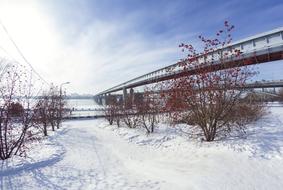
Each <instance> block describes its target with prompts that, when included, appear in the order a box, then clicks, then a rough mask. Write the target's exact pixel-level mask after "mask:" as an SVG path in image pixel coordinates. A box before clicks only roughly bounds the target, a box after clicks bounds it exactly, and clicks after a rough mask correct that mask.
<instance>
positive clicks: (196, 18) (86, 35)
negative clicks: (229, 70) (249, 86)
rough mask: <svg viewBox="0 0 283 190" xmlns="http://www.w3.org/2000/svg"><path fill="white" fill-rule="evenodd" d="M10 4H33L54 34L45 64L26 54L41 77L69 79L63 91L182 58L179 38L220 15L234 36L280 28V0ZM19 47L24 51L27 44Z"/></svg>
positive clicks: (278, 66) (111, 81) (108, 82)
mask: <svg viewBox="0 0 283 190" xmlns="http://www.w3.org/2000/svg"><path fill="white" fill-rule="evenodd" d="M7 2H8V1H7ZM9 2H11V1H9ZM12 2H14V3H13V6H18V7H21V8H22V9H21V10H23V9H24V8H25V7H26V5H29V7H33V8H34V11H35V12H36V14H39V15H40V18H41V23H46V24H47V25H48V27H46V28H48V30H50V31H52V32H50V33H52V35H53V37H52V36H51V34H46V35H50V36H49V38H50V40H48V42H46V43H51V42H50V41H52V39H56V42H54V43H53V42H52V44H51V45H49V46H50V47H52V48H53V49H51V48H50V51H49V50H48V49H46V50H45V51H44V52H46V54H48V56H45V57H46V60H48V63H47V61H38V60H40V58H38V59H35V58H33V57H34V56H35V55H33V54H32V53H31V54H28V57H29V58H30V60H33V59H34V61H35V62H36V63H35V68H37V69H38V71H39V72H40V73H42V75H43V76H44V77H45V78H46V79H47V80H48V81H55V82H56V83H60V82H64V81H71V85H70V87H68V88H70V91H72V92H81V93H84V92H85V93H96V92H98V91H101V90H104V89H106V88H108V87H111V86H113V85H115V84H118V83H121V82H124V81H126V80H129V79H131V78H133V77H136V76H138V75H142V74H144V73H147V72H149V71H152V70H153V69H157V68H160V67H163V66H166V65H169V64H173V63H174V62H176V61H177V60H178V59H180V58H183V55H182V53H181V51H180V49H179V48H178V45H179V44H180V43H182V42H184V43H193V44H195V45H197V43H198V41H197V36H198V35H199V34H202V35H205V36H212V35H213V34H215V31H217V30H218V29H220V28H221V27H222V26H223V22H224V21H225V20H228V21H229V22H231V23H232V24H234V25H235V27H236V29H235V31H234V34H233V37H234V39H235V40H238V39H241V38H244V37H248V36H250V35H254V34H257V33H260V32H265V31H268V30H272V29H274V28H278V27H281V26H283V11H282V10H283V2H282V0H281V1H279V0H257V1H256V0H253V1H252V0H230V1H224V0H214V1H209V0H203V1H200V0H199V1H197V0H175V1H173V0H80V1H77V0H64V1H58V0H49V1H36V0H26V1H24V3H23V2H22V1H19V0H18V1H16V0H14V1H12ZM10 4H11V3H10ZM13 6H11V7H12V8H11V9H13ZM5 18H6V17H5V16H4V18H3V16H2V18H1V19H2V20H3V21H5ZM28 20H29V19H25V20H22V21H21V22H29V21H28ZM7 22H8V21H6V22H5V23H7ZM15 25H16V24H15ZM47 25H46V26H47ZM11 28H12V26H11ZM15 35H16V32H15ZM16 36H17V35H16ZM15 38H16V37H15ZM42 38H44V36H41V38H39V39H42ZM49 38H48V39H49ZM46 39H47V37H46ZM19 41H21V40H20V38H19ZM23 44H24V43H23ZM46 47H47V46H46V45H45V48H46ZM59 47H60V48H59ZM22 48H23V51H25V49H26V52H29V51H28V49H29V48H30V49H32V48H34V47H32V46H31V47H29V46H27V45H22ZM55 50H56V51H55ZM50 52H52V53H50ZM46 65H49V66H46ZM258 70H259V71H260V75H259V76H258V77H257V78H258V79H260V78H265V79H279V78H280V79H283V76H282V74H281V73H283V62H282V61H280V62H274V63H268V64H263V65H261V66H259V68H258ZM62 73H63V74H62Z"/></svg>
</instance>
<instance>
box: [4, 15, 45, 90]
mask: <svg viewBox="0 0 283 190" xmlns="http://www.w3.org/2000/svg"><path fill="white" fill-rule="evenodd" d="M0 24H1V26H2V28H3V30H4V31H5V33H6V34H7V36H8V37H9V40H10V41H11V42H12V44H13V45H14V46H15V48H16V49H17V51H18V53H19V54H20V56H21V57H22V58H23V60H24V61H25V62H26V63H27V64H28V65H29V66H30V67H31V69H32V70H33V72H34V73H35V74H36V75H37V76H38V77H39V78H40V79H41V80H42V81H43V82H45V83H46V84H47V85H49V83H48V82H47V81H46V80H45V79H44V78H43V77H42V76H41V75H40V74H39V73H38V72H37V71H36V70H35V69H34V68H33V66H32V65H31V64H30V62H29V61H28V60H27V59H26V57H25V56H24V54H23V53H22V51H21V50H20V48H19V47H18V45H17V44H16V42H15V41H14V40H13V38H12V36H11V35H10V34H9V32H8V30H7V28H6V27H5V25H4V24H3V23H2V21H1V20H0Z"/></svg>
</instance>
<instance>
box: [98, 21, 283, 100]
mask: <svg viewBox="0 0 283 190" xmlns="http://www.w3.org/2000/svg"><path fill="white" fill-rule="evenodd" d="M231 49H234V50H240V52H241V56H239V57H235V56H233V55H230V56H229V55H228V58H227V59H225V60H224V61H218V62H217V55H219V53H220V54H225V53H228V54H229V51H230V50H231ZM198 59H199V60H200V62H201V61H202V60H203V61H204V58H203V56H199V57H198ZM212 59H213V60H214V64H213V65H210V66H209V70H210V71H217V70H222V69H228V68H233V67H239V66H244V65H247V63H246V62H245V61H246V60H248V64H249V65H254V64H260V63H266V62H271V61H277V60H282V59H283V27H280V28H277V29H274V30H272V31H268V32H264V33H261V34H257V35H254V36H251V37H249V38H245V39H243V40H240V41H237V42H234V43H232V44H229V46H226V47H224V48H221V49H218V50H216V51H214V52H211V53H208V55H207V58H206V61H210V60H212ZM179 64H180V62H178V63H175V64H172V65H169V66H167V67H164V68H161V69H158V70H155V71H152V72H150V73H147V74H144V75H142V76H139V77H137V78H134V79H131V80H129V81H126V82H124V83H122V84H119V85H117V86H114V87H112V88H109V89H107V90H104V91H103V92H100V93H98V94H96V95H95V100H96V101H97V102H101V101H102V99H104V97H105V96H106V95H107V94H110V93H113V92H118V91H121V90H122V91H123V97H126V96H127V89H130V90H131V91H132V92H133V88H135V87H140V86H144V85H148V84H153V83H157V82H162V81H166V80H170V79H174V78H179V77H183V76H188V75H195V74H198V73H200V72H201V70H200V69H189V70H183V69H180V68H179V67H178V65H179ZM203 69H206V68H203ZM168 70H171V72H168ZM253 85H255V84H251V86H250V88H252V87H257V86H260V85H263V84H258V85H257V86H253ZM265 85H267V86H269V87H270V86H272V85H273V86H272V87H275V86H276V85H277V86H276V87H281V86H280V85H281V84H279V83H278V84H274V83H273V84H267V83H266V84H265ZM278 85H279V86H278ZM262 87H263V86H260V88H262ZM247 88H248V87H247ZM264 88H266V87H264Z"/></svg>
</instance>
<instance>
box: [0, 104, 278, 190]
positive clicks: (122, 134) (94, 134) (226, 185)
mask: <svg viewBox="0 0 283 190" xmlns="http://www.w3.org/2000/svg"><path fill="white" fill-rule="evenodd" d="M282 151H283V108H282V107H272V108H270V113H269V114H268V115H266V116H265V117H264V118H262V119H261V120H260V121H258V122H256V123H254V124H251V125H250V126H249V127H248V131H247V136H246V138H245V139H240V138H237V137H234V138H229V139H227V140H225V141H216V142H212V143H206V142H201V141H200V140H198V139H190V138H188V135H187V134H186V133H185V132H184V128H183V126H181V125H180V126H176V127H168V126H166V125H164V124H163V125H160V127H159V128H158V129H157V130H156V133H155V134H151V135H146V134H145V132H144V130H142V129H140V130H139V129H128V128H123V127H122V128H119V129H118V128H117V127H115V126H109V125H108V124H107V122H106V121H104V120H101V119H100V120H81V121H69V122H65V123H64V126H63V127H62V129H60V130H59V131H58V132H56V133H55V134H53V135H51V136H50V137H49V138H48V139H45V140H44V141H43V142H41V144H36V145H34V149H32V150H30V152H29V157H28V158H25V159H23V158H14V159H11V160H6V161H0V167H1V168H0V189H82V190H84V189H118V190H120V189H144V190H147V189H168V190H172V189H176V190H179V189H180V190H182V189H184V190H189V189H205V190H208V189H229V190H230V189H256V190H258V189H259V190H260V189H268V190H272V189H276V190H277V189H282V186H283V155H282Z"/></svg>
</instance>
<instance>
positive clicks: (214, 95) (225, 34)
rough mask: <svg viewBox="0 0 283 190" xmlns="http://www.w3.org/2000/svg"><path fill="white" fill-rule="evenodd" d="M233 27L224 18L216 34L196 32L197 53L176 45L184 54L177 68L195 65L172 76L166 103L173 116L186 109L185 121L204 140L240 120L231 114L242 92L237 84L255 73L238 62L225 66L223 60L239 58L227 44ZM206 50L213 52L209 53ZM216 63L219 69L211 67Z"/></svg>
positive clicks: (238, 51)
mask: <svg viewBox="0 0 283 190" xmlns="http://www.w3.org/2000/svg"><path fill="white" fill-rule="evenodd" d="M233 28H234V26H232V25H229V23H228V22H227V21H226V22H225V27H224V29H223V30H220V31H218V32H217V38H215V39H207V38H204V37H203V36H199V38H200V40H201V42H203V43H204V49H203V50H202V51H201V53H197V50H196V49H195V48H194V47H193V46H192V45H186V44H181V45H180V47H182V48H183V50H187V52H188V57H187V58H186V59H184V60H182V61H181V62H180V63H179V65H178V68H177V69H179V70H182V69H183V70H184V71H188V70H191V69H195V70H197V71H198V73H196V74H195V75H189V76H185V77H182V78H175V79H174V80H173V82H172V83H170V86H169V89H170V91H169V92H168V94H167V96H166V98H167V100H168V101H167V106H168V107H169V109H172V111H174V113H175V116H178V115H180V113H181V114H183V113H187V117H185V118H186V120H187V123H190V124H193V125H196V126H198V127H199V128H200V129H201V131H202V133H203V135H204V138H205V140H206V141H213V140H214V139H215V137H216V136H217V135H218V134H219V132H221V131H225V132H229V131H231V130H230V129H231V127H233V126H236V125H235V124H237V122H239V121H240V120H239V117H240V116H243V115H235V113H236V112H235V109H239V107H237V105H239V102H240V99H241V94H242V92H241V90H238V87H242V86H243V85H245V84H246V81H247V80H248V79H249V78H250V77H252V76H253V75H254V74H255V73H254V71H253V70H252V69H251V68H249V67H247V66H242V65H243V64H242V63H240V62H239V64H241V67H240V66H238V67H237V65H236V67H233V68H229V67H226V66H225V63H226V62H227V61H229V60H233V59H235V58H241V52H240V50H238V49H233V48H231V47H229V44H230V43H231V41H232V37H231V31H232V30H233ZM224 47H228V48H226V51H220V50H219V48H224ZM210 53H213V56H209V54H210ZM243 62H244V65H245V64H246V65H248V64H249V60H243ZM216 64H217V65H219V68H220V70H217V71H215V70H214V69H213V68H214V66H215V65H216ZM180 111H181V112H180ZM243 117H244V116H243ZM183 118H184V117H183Z"/></svg>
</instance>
